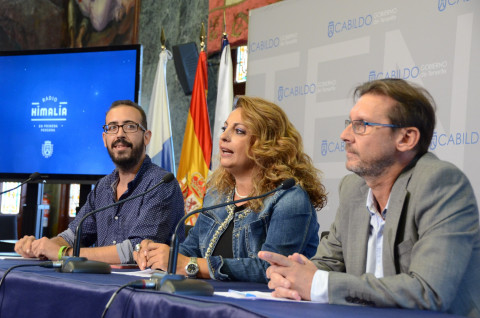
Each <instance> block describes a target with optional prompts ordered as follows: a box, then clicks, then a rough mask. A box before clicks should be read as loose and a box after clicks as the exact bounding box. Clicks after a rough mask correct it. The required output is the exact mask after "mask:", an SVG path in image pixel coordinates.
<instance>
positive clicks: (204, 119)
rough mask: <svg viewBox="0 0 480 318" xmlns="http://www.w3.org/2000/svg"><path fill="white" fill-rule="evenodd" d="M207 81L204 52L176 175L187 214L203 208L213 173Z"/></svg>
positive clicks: (201, 56)
mask: <svg viewBox="0 0 480 318" xmlns="http://www.w3.org/2000/svg"><path fill="white" fill-rule="evenodd" d="M207 79H208V77H207V55H206V54H205V52H204V51H201V52H200V56H199V58H198V64H197V71H196V74H195V81H194V82H193V92H192V100H191V102H190V111H189V113H188V118H187V126H186V127H185V135H184V137H183V145H182V154H181V156H180V163H179V165H178V172H177V179H178V182H179V183H180V186H181V188H182V192H183V198H184V200H185V213H188V212H191V211H193V210H195V209H199V208H201V207H202V204H203V196H204V195H205V191H206V189H205V186H206V180H207V175H208V172H209V169H210V159H211V156H212V135H211V132H210V120H209V118H208V108H207V91H208V80H207ZM196 220H197V217H196V215H194V216H192V217H190V218H189V219H187V220H186V221H185V223H186V224H190V225H194V224H195V221H196Z"/></svg>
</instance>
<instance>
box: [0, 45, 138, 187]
mask: <svg viewBox="0 0 480 318" xmlns="http://www.w3.org/2000/svg"><path fill="white" fill-rule="evenodd" d="M141 55H142V50H141V46H140V45H128V46H112V47H102V48H85V49H58V50H42V51H15V52H0V96H1V102H0V118H1V119H0V122H1V125H0V127H1V128H2V132H1V137H0V149H1V152H2V153H1V155H0V180H1V181H7V180H13V181H21V180H24V179H27V178H28V176H29V175H30V174H32V173H33V172H39V173H40V174H41V176H42V179H44V180H47V181H52V182H66V183H71V182H75V183H92V182H94V181H95V180H97V179H99V178H100V177H101V176H104V175H106V174H109V173H110V172H112V170H113V169H114V165H113V163H112V161H111V160H110V157H109V156H108V152H107V150H106V148H105V147H104V145H103V140H102V131H103V130H102V126H103V125H104V124H105V114H106V112H107V110H108V108H109V107H110V104H111V103H112V102H113V101H115V100H119V99H130V100H133V101H136V102H138V97H139V96H140V76H141Z"/></svg>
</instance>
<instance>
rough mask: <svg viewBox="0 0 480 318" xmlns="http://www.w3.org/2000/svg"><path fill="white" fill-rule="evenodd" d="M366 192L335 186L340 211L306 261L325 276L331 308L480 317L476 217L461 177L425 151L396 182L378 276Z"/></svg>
mask: <svg viewBox="0 0 480 318" xmlns="http://www.w3.org/2000/svg"><path fill="white" fill-rule="evenodd" d="M367 193H368V186H367V185H366V184H365V181H364V180H363V179H362V178H360V177H359V176H357V175H354V174H352V175H348V176H346V177H345V178H344V179H343V180H342V182H341V184H340V206H339V209H338V212H337V215H336V218H335V221H334V223H333V224H332V226H331V229H330V233H329V235H328V237H326V238H324V239H323V240H322V241H321V242H320V245H319V247H318V251H317V254H316V255H315V256H314V257H313V258H312V261H314V263H315V264H316V265H317V267H318V268H320V269H324V270H327V271H331V272H330V273H329V278H328V297H329V302H330V303H333V304H365V305H373V306H378V307H387V306H388V307H403V308H419V309H430V310H438V311H447V312H450V313H455V314H459V315H466V316H470V317H480V287H479V286H480V232H479V212H478V207H477V203H476V201H475V195H474V193H473V189H472V187H471V185H470V182H469V181H468V179H467V177H466V176H465V175H464V174H463V173H462V172H461V171H460V170H459V169H458V168H457V167H455V166H454V165H452V164H451V163H448V162H445V161H441V160H439V159H438V158H437V157H436V156H435V155H433V154H431V153H427V154H425V155H423V156H422V157H421V158H420V159H419V160H418V161H417V162H414V163H412V165H411V166H410V167H407V168H406V169H405V170H404V172H402V174H401V175H400V176H399V177H398V179H397V180H396V181H395V184H394V185H393V188H392V192H391V195H390V201H389V206H388V211H387V214H386V219H385V227H384V234H383V267H384V277H383V278H376V277H375V276H374V275H373V274H366V273H365V270H366V256H367V241H368V235H369V226H370V224H369V222H370V215H369V213H368V211H367V208H366V200H367Z"/></svg>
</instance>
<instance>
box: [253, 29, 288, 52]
mask: <svg viewBox="0 0 480 318" xmlns="http://www.w3.org/2000/svg"><path fill="white" fill-rule="evenodd" d="M297 42H298V33H290V34H283V35H280V36H273V37H271V38H269V39H265V40H261V41H252V43H250V45H249V46H248V53H249V54H252V53H255V52H261V51H266V50H272V49H276V48H278V47H280V46H285V45H293V44H296V43H297Z"/></svg>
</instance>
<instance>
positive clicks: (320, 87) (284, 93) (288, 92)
mask: <svg viewBox="0 0 480 318" xmlns="http://www.w3.org/2000/svg"><path fill="white" fill-rule="evenodd" d="M336 85H337V81H336V80H326V81H322V82H318V83H305V84H299V85H291V86H283V85H281V86H278V89H277V100H278V101H282V100H283V99H285V98H290V97H298V96H305V95H313V94H317V93H328V92H333V91H335V89H336Z"/></svg>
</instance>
